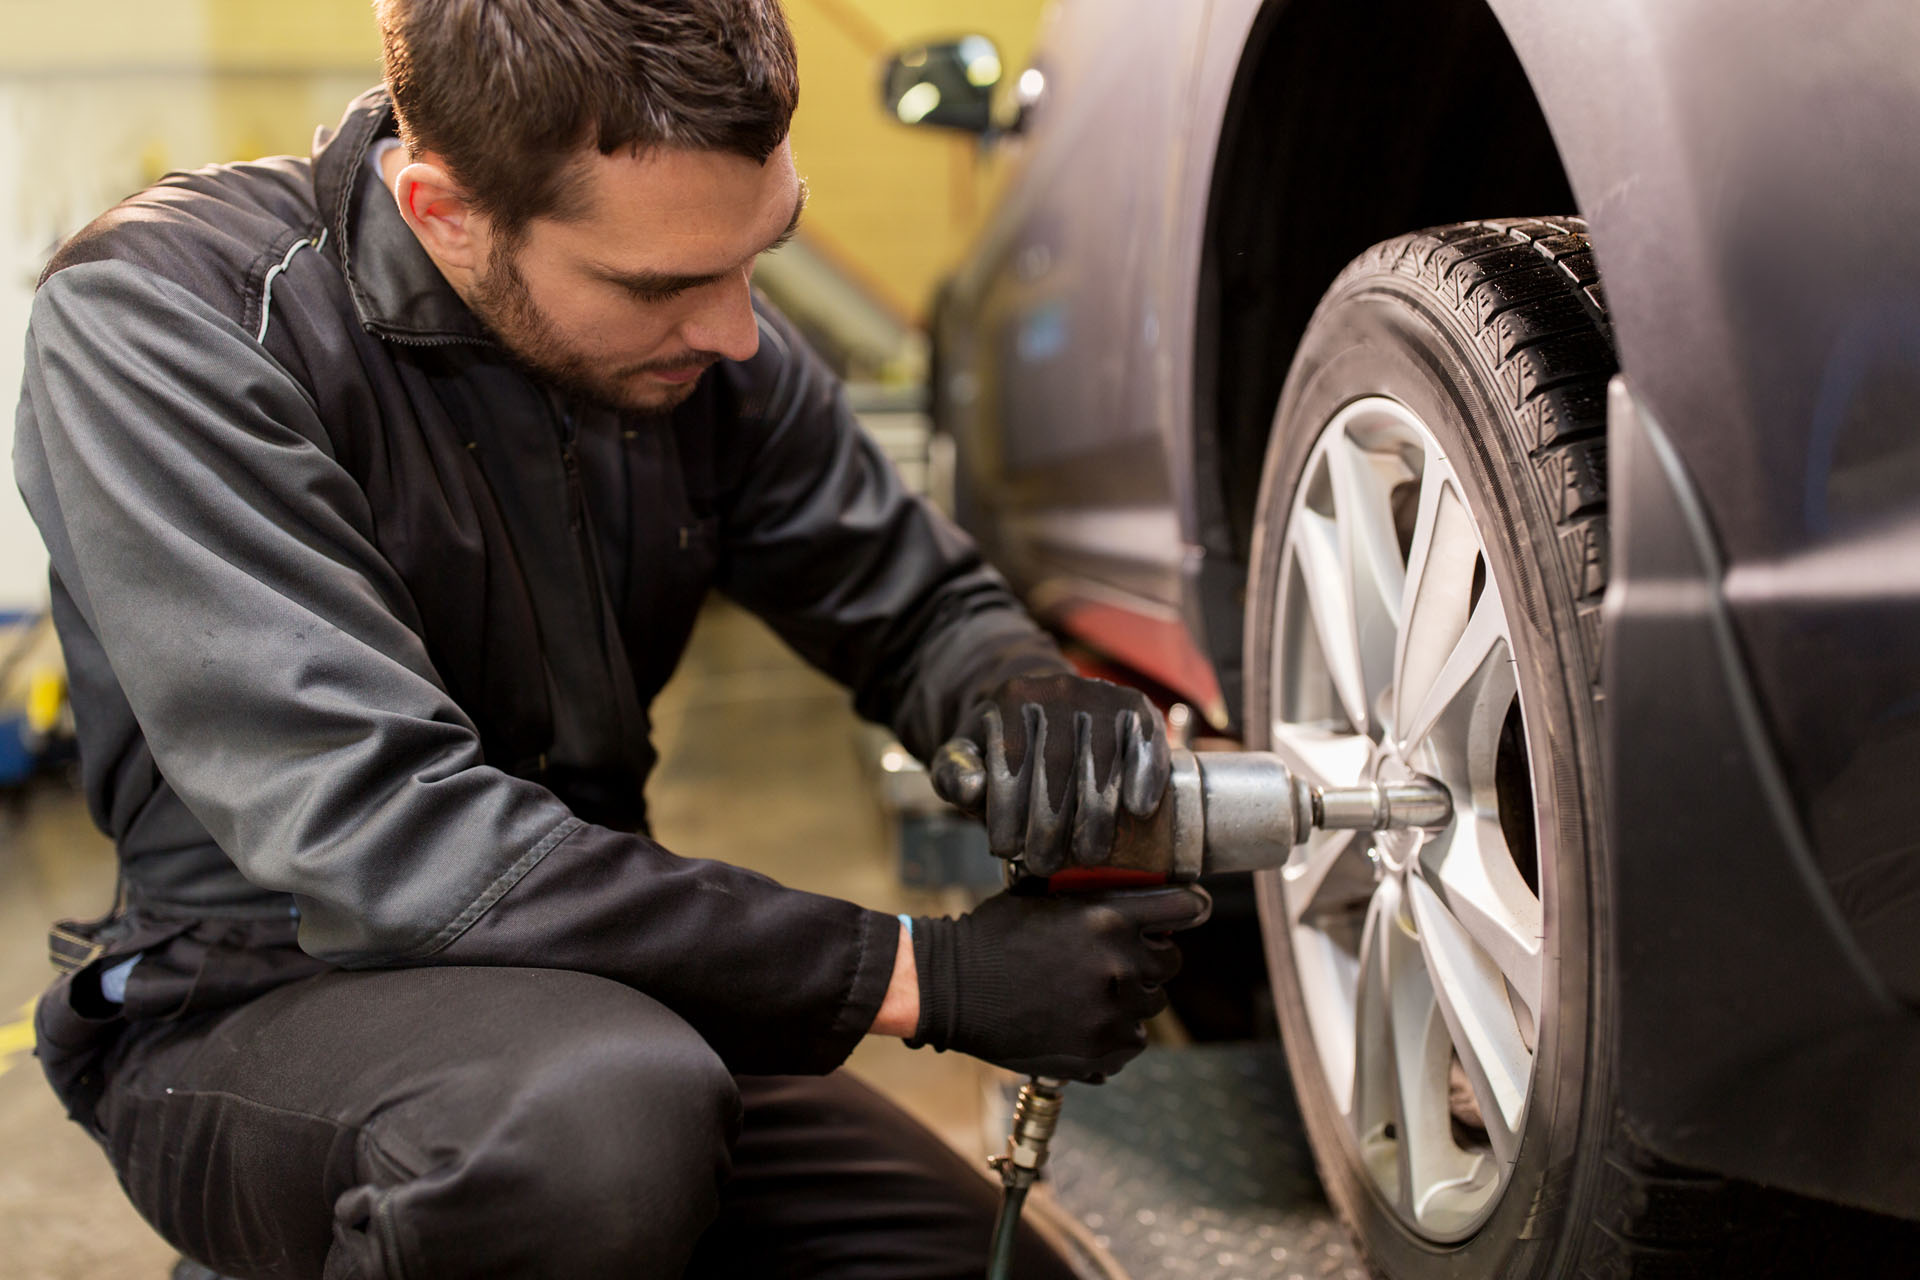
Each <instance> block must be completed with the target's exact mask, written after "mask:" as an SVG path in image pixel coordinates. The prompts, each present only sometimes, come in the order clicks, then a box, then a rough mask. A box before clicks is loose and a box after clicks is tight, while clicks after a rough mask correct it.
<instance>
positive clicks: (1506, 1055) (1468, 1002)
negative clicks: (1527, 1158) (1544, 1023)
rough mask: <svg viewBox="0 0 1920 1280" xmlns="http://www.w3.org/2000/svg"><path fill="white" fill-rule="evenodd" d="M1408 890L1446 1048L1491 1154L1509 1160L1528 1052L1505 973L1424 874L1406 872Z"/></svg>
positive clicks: (1522, 1098)
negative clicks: (1467, 1088)
mask: <svg viewBox="0 0 1920 1280" xmlns="http://www.w3.org/2000/svg"><path fill="white" fill-rule="evenodd" d="M1408 896H1409V900H1410V905H1411V906H1412V908H1413V919H1414V923H1415V925H1416V927H1417V928H1418V929H1419V931H1420V951H1421V954H1422V955H1423V956H1425V958H1426V962H1427V971H1428V973H1429V974H1431V975H1432V979H1433V995H1434V998H1435V1000H1436V1001H1437V1003H1438V1004H1439V1008H1440V1014H1441V1017H1442V1018H1444V1019H1445V1021H1446V1024H1447V1030H1448V1032H1449V1033H1450V1035H1451V1036H1452V1040H1453V1049H1454V1052H1456V1053H1457V1054H1458V1055H1459V1057H1460V1065H1461V1067H1462V1068H1463V1069H1464V1070H1465V1071H1466V1075H1467V1080H1468V1083H1470V1084H1471V1085H1472V1086H1473V1092H1474V1096H1475V1097H1476V1098H1477V1099H1478V1100H1479V1103H1480V1114H1481V1117H1482V1119H1483V1120H1484V1121H1485V1124H1486V1128H1487V1137H1488V1140H1489V1141H1490V1142H1491V1143H1492V1144H1493V1151H1494V1155H1495V1156H1496V1157H1498V1158H1499V1159H1500V1160H1501V1161H1503V1162H1505V1163H1508V1164H1511V1163H1512V1162H1513V1160H1514V1157H1515V1155H1516V1154H1517V1152H1518V1149H1519V1145H1520V1143H1519V1137H1518V1134H1519V1128H1520V1120H1521V1116H1522V1115H1523V1114H1524V1113H1525V1110H1526V1105H1527V1082H1528V1080H1529V1078H1530V1077H1531V1074H1532V1068H1533V1055H1532V1054H1531V1053H1529V1052H1528V1050H1527V1046H1526V1042H1525V1041H1524V1040H1523V1039H1522V1038H1521V1035H1520V1029H1519V1026H1518V1025H1517V1024H1516V1022H1515V1021H1514V1016H1513V1008H1512V1006H1511V1005H1510V1004H1509V1003H1508V1000H1507V994H1506V981H1505V979H1504V977H1503V976H1502V975H1501V973H1500V970H1499V968H1498V966H1496V965H1495V964H1494V963H1493V961H1492V959H1491V958H1490V957H1488V955H1487V953H1486V952H1485V951H1482V950H1481V949H1480V947H1479V946H1478V945H1477V944H1475V943H1474V941H1473V939H1472V938H1471V937H1470V936H1469V935H1468V933H1467V931H1466V930H1465V929H1464V928H1462V927H1461V926H1460V923H1459V921H1457V920H1455V919H1454V917H1453V914H1452V913H1451V912H1449V911H1448V910H1447V908H1446V905H1445V904H1444V903H1442V902H1441V901H1440V897H1439V895H1438V894H1436V893H1434V892H1433V890H1432V889H1431V888H1429V887H1428V886H1427V885H1426V884H1425V882H1423V881H1421V880H1419V879H1418V878H1415V879H1413V880H1410V881H1409V882H1408Z"/></svg>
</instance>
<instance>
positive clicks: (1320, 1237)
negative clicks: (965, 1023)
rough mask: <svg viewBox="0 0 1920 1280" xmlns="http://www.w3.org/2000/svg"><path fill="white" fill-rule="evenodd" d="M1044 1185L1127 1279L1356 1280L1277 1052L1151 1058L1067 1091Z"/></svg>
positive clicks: (1201, 1048) (1241, 1050)
mask: <svg viewBox="0 0 1920 1280" xmlns="http://www.w3.org/2000/svg"><path fill="white" fill-rule="evenodd" d="M1047 1181H1048V1182H1049V1183H1050V1185H1051V1190H1052V1194H1053V1197H1054V1199H1055V1200H1056V1201H1057V1202H1058V1204H1059V1205H1060V1207H1061V1208H1062V1209H1064V1210H1065V1211H1066V1212H1067V1213H1069V1214H1070V1215H1071V1216H1073V1217H1074V1218H1076V1219H1077V1220H1078V1221H1079V1222H1081V1223H1082V1224H1083V1225H1084V1226H1085V1227H1086V1229H1087V1231H1088V1233H1089V1234H1090V1235H1092V1236H1093V1238H1094V1240H1095V1241H1096V1242H1097V1243H1098V1244H1099V1245H1100V1246H1101V1248H1103V1249H1104V1250H1106V1251H1107V1252H1108V1253H1109V1254H1110V1255H1111V1256H1112V1257H1113V1259H1114V1260H1116V1261H1117V1262H1119V1263H1120V1264H1121V1265H1122V1266H1124V1267H1125V1268H1126V1270H1127V1273H1128V1276H1129V1277H1130V1278H1131V1280H1161V1277H1166V1278H1168V1280H1229V1278H1231V1280H1367V1269H1366V1267H1365V1266H1364V1265H1363V1264H1362V1263H1361V1262H1360V1259H1359V1256H1358V1254H1357V1253H1356V1252H1355V1250H1354V1247H1353V1244H1352V1242H1351V1240H1350V1239H1349V1237H1348V1235H1347V1233H1346V1230H1345V1229H1344V1228H1343V1227H1342V1226H1341V1225H1340V1223H1339V1221H1338V1220H1337V1219H1336V1218H1335V1217H1334V1213H1333V1210H1332V1209H1331V1208H1329V1207H1328V1205H1327V1201H1326V1197H1325V1195H1324V1194H1322V1192H1321V1189H1320V1182H1319V1179H1318V1177H1317V1176H1316V1175H1315V1173H1314V1169H1313V1157H1312V1155H1311V1154H1310V1153H1309V1151H1308V1148H1307V1136H1306V1133H1305V1131H1304V1129H1303V1128H1302V1126H1301V1122H1300V1114H1299V1112H1298V1110H1297V1109H1296V1108H1295V1106H1294V1101H1293V1088H1292V1085H1291V1084H1290V1083H1289V1081H1288V1079H1287V1065H1286V1058H1285V1055H1284V1054H1283V1053H1282V1052H1281V1049H1280V1046H1279V1045H1277V1044H1268V1043H1261V1044H1233V1045H1197V1046H1193V1047H1191V1048H1181V1049H1149V1050H1147V1052H1146V1053H1144V1054H1142V1055H1141V1056H1140V1058H1139V1059H1138V1060H1137V1061H1135V1062H1134V1063H1132V1064H1131V1065H1130V1066H1128V1067H1127V1069H1126V1070H1125V1071H1122V1072H1121V1073H1120V1074H1119V1075H1117V1076H1115V1077H1114V1078H1113V1079H1112V1080H1110V1081H1108V1082H1107V1083H1106V1084H1104V1085H1100V1086H1098V1087H1089V1086H1084V1085H1075V1086H1073V1087H1071V1088H1069V1089H1068V1090H1067V1097H1066V1105H1065V1106H1064V1107H1063V1108H1062V1111H1061V1116H1060V1127H1059V1130H1058V1132H1057V1134H1056V1136H1055V1138H1054V1141H1053V1147H1052V1153H1051V1155H1050V1157H1049V1160H1048V1164H1047Z"/></svg>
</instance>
